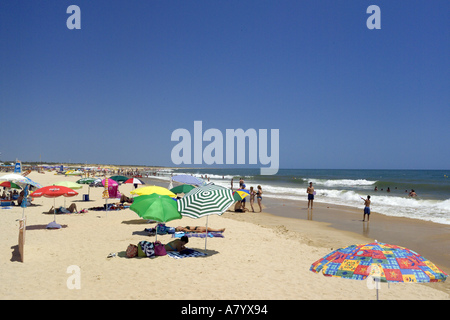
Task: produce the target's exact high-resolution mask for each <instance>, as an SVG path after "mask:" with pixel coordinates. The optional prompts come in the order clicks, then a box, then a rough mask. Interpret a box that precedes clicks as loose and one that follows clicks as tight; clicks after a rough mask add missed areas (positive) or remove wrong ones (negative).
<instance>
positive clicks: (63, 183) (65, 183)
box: [53, 181, 83, 207]
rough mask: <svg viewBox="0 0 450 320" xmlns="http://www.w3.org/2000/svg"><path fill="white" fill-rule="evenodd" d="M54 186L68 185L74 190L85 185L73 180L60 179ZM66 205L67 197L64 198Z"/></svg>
mask: <svg viewBox="0 0 450 320" xmlns="http://www.w3.org/2000/svg"><path fill="white" fill-rule="evenodd" d="M53 185H54V186H62V187H67V188H70V189H72V190H76V189H81V188H83V186H82V185H81V184H78V183H76V182H73V181H59V182H56V183H54V184H53ZM65 206H66V199H64V207H65Z"/></svg>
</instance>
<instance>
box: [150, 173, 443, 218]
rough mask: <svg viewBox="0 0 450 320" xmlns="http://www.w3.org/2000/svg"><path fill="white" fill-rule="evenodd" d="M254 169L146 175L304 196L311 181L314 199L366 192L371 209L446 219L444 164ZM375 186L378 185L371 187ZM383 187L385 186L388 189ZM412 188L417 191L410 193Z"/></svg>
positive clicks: (334, 200)
mask: <svg viewBox="0 0 450 320" xmlns="http://www.w3.org/2000/svg"><path fill="white" fill-rule="evenodd" d="M259 173H260V170H259V168H255V169H231V168H230V169H228V168H227V169H215V168H203V169H185V168H184V169H165V170H161V171H159V172H158V175H157V176H153V175H152V176H151V177H152V178H157V179H162V180H167V183H168V184H169V182H170V177H171V175H177V174H189V175H191V174H192V175H194V176H197V177H202V176H203V178H205V179H206V180H208V179H209V181H210V182H213V183H215V184H218V185H221V186H224V187H231V179H233V187H234V188H236V189H237V188H238V187H239V179H240V178H243V179H244V181H245V184H246V188H247V189H249V188H250V187H251V186H253V187H254V188H255V189H256V187H257V186H258V185H261V187H262V190H263V192H264V197H268V198H274V199H288V200H294V201H301V200H303V201H306V200H307V194H306V188H307V187H308V185H309V182H312V183H313V186H314V188H315V191H316V195H315V199H314V201H315V202H322V203H327V204H337V205H345V206H350V207H354V208H360V209H362V208H363V207H364V201H363V200H362V199H361V197H363V198H366V197H367V196H368V195H370V197H371V199H370V200H371V202H372V203H371V210H372V211H375V212H378V213H380V214H384V215H386V216H393V217H408V218H414V219H420V220H426V221H432V222H435V223H440V224H450V178H449V176H450V170H336V169H280V170H279V171H278V173H277V174H276V175H260V174H259ZM375 187H376V188H377V189H378V191H375ZM388 188H389V190H390V192H388ZM411 190H414V191H415V192H416V194H417V197H414V198H412V197H410V196H409V193H410V192H411Z"/></svg>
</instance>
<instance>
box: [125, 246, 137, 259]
mask: <svg viewBox="0 0 450 320" xmlns="http://www.w3.org/2000/svg"><path fill="white" fill-rule="evenodd" d="M137 254H138V247H137V246H135V245H133V244H130V245H129V246H128V248H127V257H128V258H133V257H136V256H137Z"/></svg>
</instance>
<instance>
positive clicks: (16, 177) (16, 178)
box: [0, 173, 42, 188]
mask: <svg viewBox="0 0 450 320" xmlns="http://www.w3.org/2000/svg"><path fill="white" fill-rule="evenodd" d="M0 181H11V182H14V183H16V184H23V185H25V184H29V185H32V186H33V187H36V188H42V185H41V184H40V183H37V182H35V181H33V180H31V179H30V178H28V177H24V176H22V175H20V174H17V173H10V174H6V175H4V176H1V177H0Z"/></svg>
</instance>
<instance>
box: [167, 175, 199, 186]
mask: <svg viewBox="0 0 450 320" xmlns="http://www.w3.org/2000/svg"><path fill="white" fill-rule="evenodd" d="M172 180H173V181H177V182H181V183H185V184H192V185H194V186H204V185H206V181H205V180H203V179H200V178H197V177H194V176H190V175H188V174H179V175H176V176H173V177H172Z"/></svg>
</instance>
